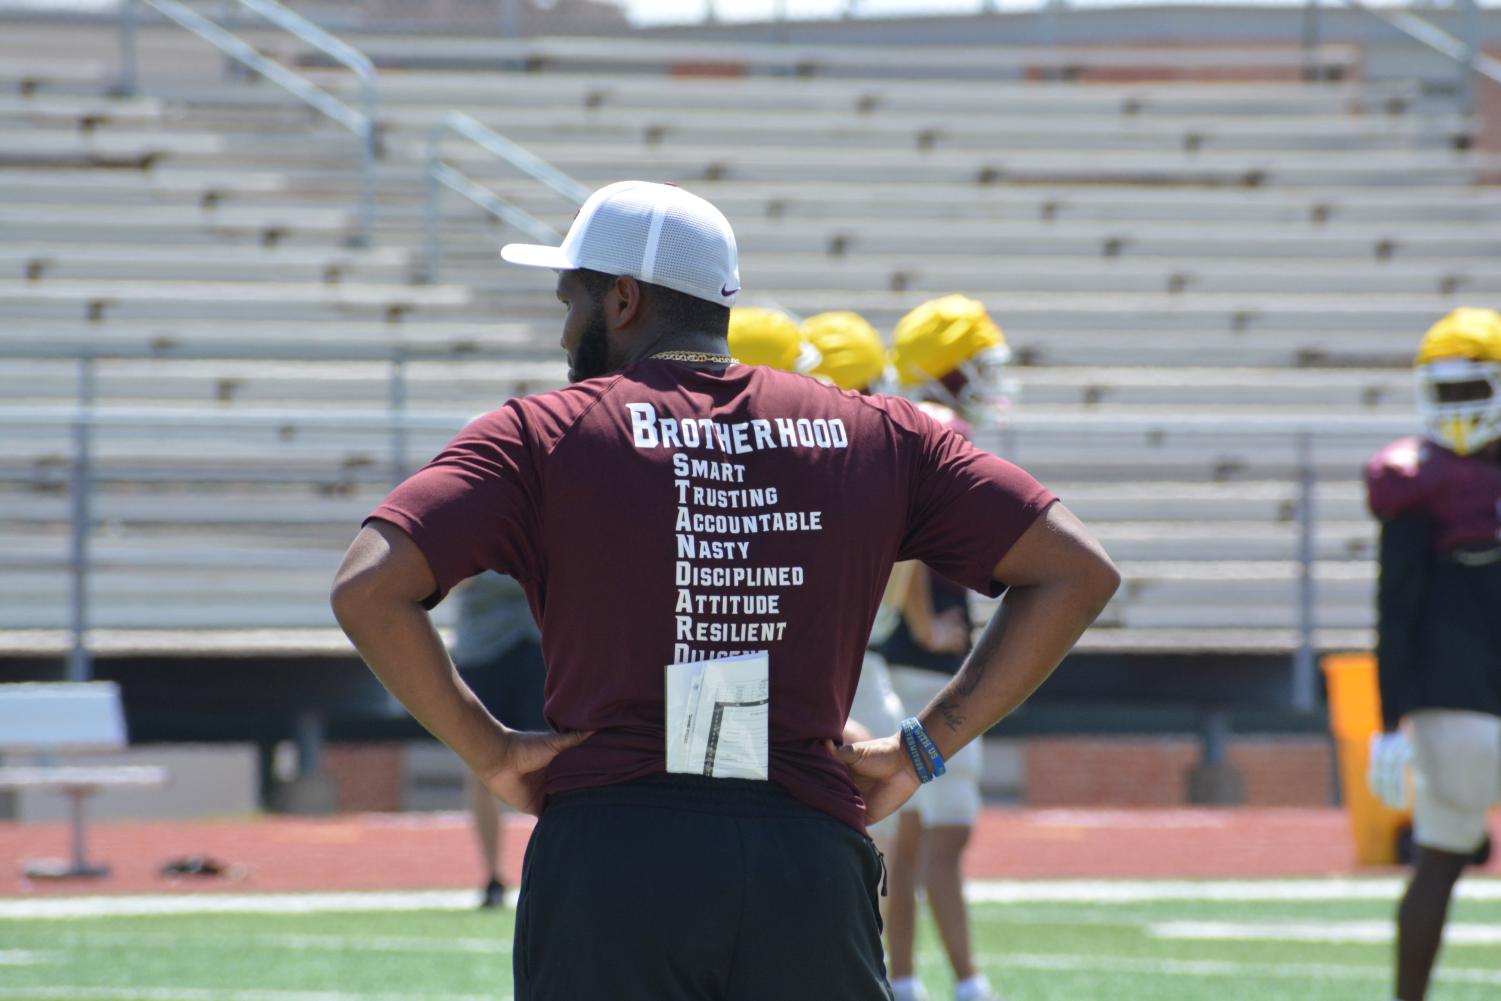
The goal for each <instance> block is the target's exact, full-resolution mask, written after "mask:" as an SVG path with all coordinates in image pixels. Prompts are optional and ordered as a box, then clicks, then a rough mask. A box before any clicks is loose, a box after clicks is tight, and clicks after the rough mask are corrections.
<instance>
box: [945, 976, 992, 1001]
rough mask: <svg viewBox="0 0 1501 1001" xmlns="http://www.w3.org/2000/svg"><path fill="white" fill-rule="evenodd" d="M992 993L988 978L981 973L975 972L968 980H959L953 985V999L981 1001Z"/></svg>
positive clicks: (958, 1000)
mask: <svg viewBox="0 0 1501 1001" xmlns="http://www.w3.org/2000/svg"><path fill="white" fill-rule="evenodd" d="M992 993H994V992H993V991H992V990H991V987H990V978H989V977H987V976H985V974H983V973H976V974H975V975H974V976H972V977H970V978H969V979H968V980H961V981H959V982H958V983H957V984H955V985H954V1001H981V999H982V998H988V997H990V996H991V994H992Z"/></svg>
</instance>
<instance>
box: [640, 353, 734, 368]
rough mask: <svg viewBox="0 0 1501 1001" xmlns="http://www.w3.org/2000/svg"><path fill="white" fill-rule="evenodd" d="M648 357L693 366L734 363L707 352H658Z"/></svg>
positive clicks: (730, 359) (728, 358) (725, 356)
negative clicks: (687, 363) (686, 363)
mask: <svg viewBox="0 0 1501 1001" xmlns="http://www.w3.org/2000/svg"><path fill="white" fill-rule="evenodd" d="M649 357H650V358H660V359H662V360H663V361H685V362H690V363H692V364H695V365H730V364H733V363H734V361H735V359H733V358H731V357H730V356H729V355H717V354H713V353H711V352H708V351H658V352H657V353H656V354H654V355H650V356H649Z"/></svg>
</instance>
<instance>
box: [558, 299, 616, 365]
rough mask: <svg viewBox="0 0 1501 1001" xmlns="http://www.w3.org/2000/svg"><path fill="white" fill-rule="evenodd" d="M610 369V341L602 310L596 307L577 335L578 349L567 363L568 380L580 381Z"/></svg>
mask: <svg viewBox="0 0 1501 1001" xmlns="http://www.w3.org/2000/svg"><path fill="white" fill-rule="evenodd" d="M610 371H611V366H610V342H609V340H608V339H607V338H606V337H605V314H604V310H602V309H596V310H595V311H594V312H593V313H592V314H591V315H590V317H589V323H588V325H587V326H586V327H584V332H583V335H582V336H580V337H579V346H578V350H577V351H575V352H574V354H573V358H572V359H570V360H569V364H568V381H569V382H582V381H584V380H585V379H593V378H594V377H595V376H599V375H606V374H608V373H609V372H610Z"/></svg>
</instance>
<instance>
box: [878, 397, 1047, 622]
mask: <svg viewBox="0 0 1501 1001" xmlns="http://www.w3.org/2000/svg"><path fill="white" fill-rule="evenodd" d="M918 417H919V421H918V423H917V425H916V426H917V428H918V434H919V439H920V443H919V448H920V454H919V456H918V462H917V469H916V472H915V480H914V486H913V498H912V504H911V506H910V509H909V513H908V522H907V531H906V535H905V536H904V538H903V540H902V548H901V558H902V559H919V560H922V561H923V562H924V563H926V564H928V566H930V567H932V568H933V569H934V570H936V571H938V572H939V573H941V574H943V575H944V576H945V577H947V578H949V579H950V580H952V581H954V582H956V583H959V584H963V585H964V586H965V587H968V588H971V589H973V590H975V591H979V592H981V593H982V594H987V595H990V596H991V597H995V596H996V595H998V594H1000V593H1001V592H1002V591H1003V590H1005V584H1004V583H997V582H996V581H995V580H994V579H993V577H992V574H993V573H994V571H995V565H996V564H997V563H999V562H1000V561H1001V557H1003V556H1005V555H1006V553H1007V552H1009V551H1010V549H1011V547H1012V546H1013V545H1015V544H1016V540H1017V539H1019V538H1021V536H1022V533H1023V532H1025V531H1026V530H1027V529H1028V528H1029V527H1031V525H1032V523H1033V522H1034V521H1036V520H1037V516H1038V515H1040V514H1042V512H1043V511H1045V510H1047V508H1048V506H1049V505H1050V504H1052V503H1053V502H1054V501H1055V500H1057V499H1058V498H1057V497H1056V496H1054V495H1053V493H1052V492H1051V491H1050V490H1048V489H1047V488H1046V487H1044V486H1043V485H1042V484H1041V483H1038V482H1037V481H1036V480H1035V479H1033V478H1032V476H1031V475H1030V474H1028V473H1027V472H1026V471H1025V470H1023V469H1021V468H1020V467H1019V466H1014V465H1012V464H1011V463H1009V462H1007V461H1006V460H1004V459H1002V458H1000V457H999V456H995V455H992V454H990V453H989V452H983V451H981V450H980V449H978V448H975V447H974V446H973V445H971V444H970V443H969V442H968V441H966V440H965V439H964V438H963V437H962V436H961V435H959V434H957V433H955V432H953V431H950V430H948V429H947V428H944V427H942V426H941V425H940V424H938V422H936V421H934V420H932V419H931V418H929V417H927V416H926V415H918Z"/></svg>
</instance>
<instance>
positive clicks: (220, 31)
mask: <svg viewBox="0 0 1501 1001" xmlns="http://www.w3.org/2000/svg"><path fill="white" fill-rule="evenodd" d="M234 2H235V3H238V4H240V5H241V6H243V7H245V8H247V9H249V10H250V11H252V12H254V13H256V14H258V15H260V16H261V17H263V18H265V19H266V20H267V21H270V22H271V23H272V24H274V25H276V26H277V27H279V28H282V29H284V30H285V31H287V32H290V33H291V34H292V35H295V36H296V37H297V38H298V39H300V40H302V41H303V42H306V43H307V44H308V45H311V46H313V47H314V48H316V49H318V50H320V51H321V52H323V53H325V54H327V55H328V56H329V58H331V59H334V60H336V61H337V62H339V63H341V64H343V65H344V66H347V67H348V68H349V69H350V70H352V71H353V72H354V74H355V76H356V77H358V78H359V82H360V108H359V109H358V110H356V109H355V108H352V107H350V106H349V105H347V104H345V103H344V102H343V101H340V100H339V99H338V98H336V97H334V96H333V95H332V94H330V93H328V92H327V91H325V90H323V89H321V88H320V87H318V86H316V85H315V84H313V83H312V82H311V81H310V80H308V79H307V78H306V77H302V76H299V75H298V74H296V73H294V72H293V71H292V70H290V69H288V68H287V67H285V66H283V65H282V64H281V63H278V62H276V61H275V60H273V59H271V58H269V57H267V56H265V55H263V54H262V53H261V52H259V51H258V50H257V49H256V48H255V46H253V45H251V44H250V43H249V42H247V41H245V40H244V39H243V38H241V37H240V36H238V35H235V34H233V33H231V32H230V31H228V30H227V29H225V28H223V27H221V26H220V25H218V24H215V23H214V22H213V21H210V20H209V19H208V18H206V17H204V16H203V15H202V14H200V13H198V12H197V11H196V10H194V9H193V8H191V7H188V6H186V5H185V4H182V3H180V2H179V0H124V2H123V3H122V4H121V6H120V80H119V84H118V92H119V93H120V94H122V95H124V96H126V97H131V96H134V95H135V93H136V90H137V87H138V77H139V73H138V69H137V60H136V21H137V17H138V12H137V9H136V4H137V3H146V4H148V5H150V6H151V7H152V8H153V9H154V10H156V11H157V13H159V14H161V15H162V16H163V17H165V18H167V19H168V20H170V21H172V22H174V23H175V24H177V25H178V26H179V27H182V28H186V29H187V30H188V31H191V32H192V33H193V34H195V35H197V36H198V37H199V38H201V39H203V40H204V41H205V42H208V43H209V44H210V45H212V46H214V48H216V49H218V50H219V51H221V52H223V53H224V54H225V55H227V56H229V57H230V58H231V59H234V60H236V61H238V62H240V63H242V64H244V65H245V66H248V67H249V68H250V69H252V70H254V71H255V72H256V73H259V74H260V75H261V76H263V77H265V78H266V79H267V80H270V81H271V82H272V83H274V84H276V85H277V86H279V87H281V88H282V89H283V90H285V91H287V92H288V93H289V94H291V95H292V96H293V97H296V98H297V99H298V100H300V101H302V102H303V103H305V104H307V105H309V106H310V107H312V108H313V109H315V110H317V111H318V112H320V113H322V114H323V115H325V116H327V117H328V118H331V119H333V120H334V121H335V122H338V123H339V124H340V125H342V126H344V127H345V128H346V129H348V130H349V131H350V132H352V133H354V135H355V138H356V139H358V140H359V143H360V196H359V220H360V233H359V237H358V240H357V243H358V244H359V245H360V246H368V245H369V244H370V243H371V242H372V240H373V239H374V236H375V159H376V152H377V150H376V129H377V122H378V120H379V119H378V110H379V98H378V96H377V92H376V82H375V64H374V63H372V62H371V61H370V59H369V58H368V57H367V56H366V55H365V54H364V53H362V52H360V51H359V50H358V49H356V48H355V47H354V46H352V45H350V44H349V43H347V42H343V41H340V40H339V39H337V38H335V37H334V36H332V35H330V34H329V33H328V32H326V31H324V30H323V29H322V28H320V27H318V26H317V25H316V24H314V23H313V22H311V21H309V20H308V19H307V18H305V17H303V16H302V15H301V14H298V13H296V12H294V11H292V10H289V9H287V8H286V7H283V6H282V5H281V4H279V3H276V2H275V0H234Z"/></svg>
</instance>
